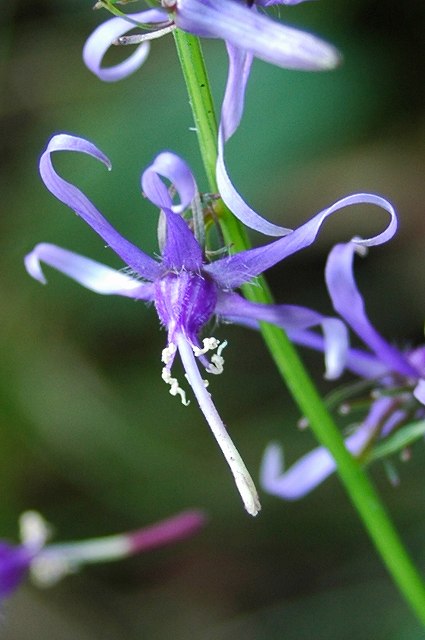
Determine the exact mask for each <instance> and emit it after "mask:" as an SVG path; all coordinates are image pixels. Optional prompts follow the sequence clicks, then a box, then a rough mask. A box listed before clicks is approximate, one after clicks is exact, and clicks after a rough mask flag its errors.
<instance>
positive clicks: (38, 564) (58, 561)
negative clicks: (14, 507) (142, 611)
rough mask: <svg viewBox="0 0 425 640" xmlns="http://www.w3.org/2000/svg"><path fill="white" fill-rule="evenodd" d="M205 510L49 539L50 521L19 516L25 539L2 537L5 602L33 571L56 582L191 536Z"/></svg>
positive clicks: (0, 587) (45, 581) (0, 588)
mask: <svg viewBox="0 0 425 640" xmlns="http://www.w3.org/2000/svg"><path fill="white" fill-rule="evenodd" d="M205 520H206V519H205V515H204V514H203V512H202V511H197V510H192V511H183V512H182V513H179V514H178V515H176V516H173V517H171V518H167V519H166V520H162V521H161V522H158V523H156V524H153V525H150V526H148V527H144V528H143V529H137V530H136V531H130V532H128V533H122V534H118V535H112V536H107V537H103V538H95V539H92V540H82V541H78V542H66V543H60V544H59V543H57V544H50V543H48V540H49V538H50V535H51V530H50V527H49V525H48V524H47V523H46V522H45V520H44V519H43V518H42V517H41V516H40V514H39V513H37V512H35V511H27V512H25V513H24V514H22V516H21V519H20V530H21V540H22V542H21V544H20V545H12V544H10V543H8V542H0V601H1V600H2V599H4V598H5V597H7V596H10V595H11V594H12V593H13V592H14V591H15V590H16V589H17V588H18V586H19V585H20V584H21V582H22V581H23V580H24V578H25V576H26V574H27V573H28V572H29V573H30V576H31V579H32V580H33V582H35V583H36V584H37V585H38V586H42V587H47V586H52V585H54V584H56V583H57V582H58V581H59V580H61V579H62V578H64V577H65V576H66V575H69V574H70V573H75V572H76V571H78V570H80V569H81V568H82V567H84V566H85V565H87V564H93V563H104V562H112V561H116V560H122V559H124V558H127V557H129V556H133V555H136V554H138V553H142V552H145V551H151V550H153V549H157V548H159V547H163V546H166V545H168V544H172V543H174V542H178V541H179V540H184V539H185V538H189V537H191V536H192V535H194V534H195V533H197V532H198V531H199V530H200V529H201V528H202V527H203V526H204V525H205Z"/></svg>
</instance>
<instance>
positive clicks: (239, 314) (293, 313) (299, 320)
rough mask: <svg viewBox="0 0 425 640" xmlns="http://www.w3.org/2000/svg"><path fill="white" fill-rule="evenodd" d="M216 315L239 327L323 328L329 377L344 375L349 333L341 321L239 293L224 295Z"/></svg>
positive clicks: (307, 310)
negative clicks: (252, 323)
mask: <svg viewBox="0 0 425 640" xmlns="http://www.w3.org/2000/svg"><path fill="white" fill-rule="evenodd" d="M216 314H217V315H219V316H221V317H222V318H223V320H229V321H231V322H236V323H238V324H244V321H246V320H247V319H248V320H255V322H256V323H257V325H258V323H259V322H270V323H271V324H275V325H277V326H278V327H282V328H283V329H285V331H287V332H288V333H289V332H291V331H300V330H303V329H308V328H311V327H314V326H317V325H319V326H321V327H322V330H323V334H324V343H323V351H324V354H325V363H326V377H327V378H328V379H334V378H337V377H339V376H340V375H341V373H342V371H343V370H344V366H345V363H346V358H347V351H348V333H347V329H346V327H345V325H344V323H343V322H341V320H338V318H328V317H326V316H323V315H322V314H320V313H317V312H316V311H313V310H312V309H307V308H305V307H298V306H295V305H285V304H282V305H278V304H273V305H266V304H258V303H255V302H250V301H249V300H245V299H244V298H242V297H241V296H239V295H238V294H236V293H224V294H223V293H221V294H220V295H219V298H218V302H217V306H216Z"/></svg>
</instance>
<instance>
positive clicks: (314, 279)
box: [0, 0, 425, 640]
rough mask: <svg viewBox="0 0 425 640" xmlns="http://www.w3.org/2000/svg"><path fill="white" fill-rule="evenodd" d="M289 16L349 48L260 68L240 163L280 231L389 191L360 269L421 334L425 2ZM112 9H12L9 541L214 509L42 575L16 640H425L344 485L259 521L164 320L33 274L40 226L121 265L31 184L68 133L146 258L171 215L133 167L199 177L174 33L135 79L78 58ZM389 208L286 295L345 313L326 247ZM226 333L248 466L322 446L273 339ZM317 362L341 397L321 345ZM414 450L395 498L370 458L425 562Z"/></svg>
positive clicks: (87, 186) (49, 4) (232, 409)
mask: <svg viewBox="0 0 425 640" xmlns="http://www.w3.org/2000/svg"><path fill="white" fill-rule="evenodd" d="M279 13H280V15H281V17H282V19H287V20H288V22H290V23H291V24H299V25H302V26H304V27H305V28H308V29H309V30H311V31H314V32H317V33H320V34H321V35H322V36H323V37H325V38H327V39H328V40H330V41H332V42H334V43H335V44H336V45H337V46H338V47H339V48H340V49H341V50H342V51H343V53H344V64H343V65H342V66H341V67H340V68H339V69H338V70H337V71H335V72H332V73H323V74H302V73H295V72H286V71H283V70H281V69H275V68H272V67H270V66H267V65H266V64H264V63H261V62H258V61H256V62H255V64H254V68H253V74H252V78H251V82H250V85H249V91H248V96H247V105H246V114H245V118H244V121H243V124H242V126H241V128H240V130H239V131H238V133H237V134H236V135H235V137H234V140H232V141H231V142H230V143H229V145H228V153H229V155H228V157H229V168H230V172H231V175H232V177H233V178H234V179H235V182H236V184H237V186H238V188H239V189H240V191H241V192H242V193H243V194H244V195H245V196H246V197H247V198H248V199H249V200H250V202H252V203H253V204H254V205H255V206H256V207H257V208H258V210H259V211H261V212H262V213H263V214H264V215H266V216H268V217H269V218H273V219H275V220H276V221H278V222H280V223H282V224H284V225H286V226H291V225H295V224H298V223H299V222H300V221H302V220H305V219H306V217H308V216H310V215H311V214H313V213H314V212H315V211H317V210H319V209H320V208H322V207H324V206H326V205H327V204H329V203H330V202H332V201H333V200H335V199H337V198H338V197H340V196H342V195H343V194H345V193H348V192H352V191H354V190H372V191H377V192H381V193H383V194H385V195H387V196H388V197H390V198H391V199H392V200H393V201H394V203H395V204H396V205H397V207H398V209H399V212H400V219H401V225H400V226H401V229H400V233H399V235H398V237H397V238H396V239H395V240H394V241H392V243H391V244H390V245H389V246H388V247H383V248H379V249H376V250H374V251H373V252H372V254H371V255H370V256H369V258H368V259H367V260H364V261H362V262H361V263H360V264H359V265H358V278H359V282H360V286H361V288H362V290H363V291H364V293H365V297H366V299H367V302H368V309H369V310H370V315H371V317H372V318H373V319H374V321H376V324H377V325H378V326H379V327H380V328H381V330H382V332H383V333H384V334H385V335H387V336H388V337H393V338H394V339H396V340H399V341H402V343H407V342H412V343H415V342H419V341H421V340H423V335H422V325H423V322H422V321H423V317H424V315H425V305H424V299H425V298H424V296H423V291H424V287H425V279H424V278H423V277H422V273H423V264H424V261H423V244H424V231H425V228H424V227H425V224H424V220H425V216H424V204H423V203H424V200H425V187H424V184H425V182H424V180H423V171H424V167H425V117H424V116H425V111H424V106H425V100H424V89H423V88H424V81H423V74H424V69H425V60H424V48H423V28H424V26H425V7H424V5H423V3H422V2H420V1H419V0H416V2H415V1H413V2H410V3H406V4H402V3H399V2H396V1H395V0H387V1H386V2H381V3H376V2H372V0H357V1H356V2H348V0H338V1H337V0H320V2H314V3H305V4H302V5H299V6H297V7H292V8H290V7H288V8H281V9H280V10H279ZM105 17H106V16H105ZM102 19H104V16H103V14H102V12H93V11H91V7H90V3H89V2H86V1H83V0H66V1H63V0H62V1H61V2H54V1H53V0H40V1H39V2H36V3H28V2H24V0H15V2H6V3H3V4H2V7H1V25H0V52H1V60H0V81H1V94H0V119H1V124H2V131H3V133H2V136H1V140H0V163H1V164H0V167H1V173H0V188H1V195H2V197H1V205H2V209H3V211H2V216H1V218H0V238H1V240H0V242H1V253H0V261H1V273H2V277H1V280H0V287H1V299H2V305H1V308H0V321H1V333H0V346H1V354H2V357H1V370H0V396H1V413H0V420H1V429H0V450H1V452H2V457H1V461H2V463H1V465H0V487H1V492H2V493H1V495H2V500H1V509H0V526H1V533H2V536H4V537H9V538H11V539H16V522H17V517H18V515H19V513H20V512H21V511H23V510H24V509H27V508H36V509H39V510H40V511H41V512H42V513H43V514H44V515H45V516H46V517H47V518H48V519H49V520H50V521H51V522H52V523H54V524H55V526H56V527H57V539H71V538H73V537H75V538H84V537H88V536H95V535H102V534H106V533H112V532H114V531H121V530H124V529H127V528H132V527H136V526H141V525H142V524H144V523H149V522H152V521H155V520H157V519H160V518H161V517H164V516H166V515H169V514H172V513H174V512H177V511H178V510H180V509H183V508H186V507H192V506H199V507H203V508H205V509H206V510H207V511H208V513H209V517H210V523H209V526H208V528H207V529H206V530H205V532H203V533H201V534H200V535H199V536H197V538H196V539H194V540H191V541H189V542H188V541H186V542H184V543H180V544H179V545H178V546H176V547H172V548H171V547H170V548H168V549H164V550H161V551H157V552H153V553H151V554H149V555H146V556H142V557H140V558H137V559H133V560H131V561H130V560H129V561H126V562H123V563H120V564H116V565H110V566H107V567H99V568H91V569H90V570H87V571H86V572H85V573H84V574H82V575H78V576H74V577H71V578H69V579H68V580H67V581H65V582H64V583H63V584H61V585H59V586H58V587H57V588H55V590H53V591H49V592H40V591H36V590H35V589H33V588H32V587H30V586H28V587H25V588H24V589H22V590H21V591H20V592H19V593H17V594H16V595H15V596H14V597H13V598H12V599H11V600H10V601H8V602H7V603H6V605H5V607H4V612H3V614H2V621H1V623H0V624H1V625H2V627H3V628H2V638H4V639H5V640H14V639H19V640H26V639H27V638H28V639H29V638H31V640H36V639H38V638H40V639H41V638H45V637H49V636H51V637H54V638H56V639H57V640H62V639H63V640H65V639H68V638H75V637H78V638H79V639H81V640H84V639H85V638H90V639H91V640H94V639H97V638H99V640H100V639H102V640H109V639H111V640H112V639H114V640H116V639H118V638H122V637H125V638H127V639H128V640H132V639H133V638H134V639H136V638H138V639H140V638H155V639H157V638H158V639H165V638H167V639H168V638H170V637H173V638H175V639H176V640H179V639H182V640H183V639H185V638H188V637H196V638H199V639H205V640H209V639H213V638H214V640H221V639H223V640H225V639H227V638H231V637H232V638H239V637H243V638H245V639H246V640H263V639H264V640H265V639H267V640H273V639H274V638H281V637H285V638H286V639H287V640H291V639H292V638H294V640H295V639H297V638H301V637H306V638H310V637H311V638H313V637H314V638H315V640H325V639H326V640H332V639H335V640H336V639H338V640H342V639H347V640H356V639H359V640H360V639H362V640H363V639H364V638H368V637H374V638H376V639H377V640H380V639H382V640H392V639H394V640H396V639H397V640H407V639H409V640H415V639H416V638H420V637H423V635H422V636H421V635H420V634H421V632H420V630H419V629H418V627H417V626H416V624H415V622H414V621H412V619H411V616H410V613H409V612H408V611H407V608H406V607H405V605H404V603H403V602H401V601H400V599H399V597H398V595H397V593H396V592H395V589H394V588H393V587H392V585H391V584H389V581H388V579H387V577H386V574H385V572H384V569H383V568H382V567H381V565H380V563H379V561H378V560H377V558H376V557H375V556H374V552H373V549H371V546H370V543H369V541H368V539H367V538H366V536H365V534H364V533H363V531H362V529H361V525H360V524H359V522H358V521H357V518H356V515H355V513H354V512H353V510H352V508H351V506H350V505H349V504H348V503H347V500H346V498H345V496H344V494H343V491H342V489H341V488H340V486H339V484H338V481H337V479H336V478H332V479H330V480H328V481H327V482H326V483H325V484H324V485H323V486H321V487H320V488H318V489H317V490H316V491H315V492H314V493H313V494H312V495H310V496H308V497H307V498H306V499H305V500H303V501H301V502H297V503H291V504H288V503H283V502H280V501H279V500H276V499H274V498H270V497H267V496H264V497H263V512H262V514H261V515H260V517H259V518H257V519H256V520H252V519H249V518H248V517H247V516H246V515H245V513H244V512H243V510H242V507H241V505H240V503H239V497H238V495H237V494H236V491H235V490H234V488H233V486H232V481H231V478H230V475H229V473H228V471H227V469H226V465H225V463H224V462H223V460H222V459H221V456H220V454H219V452H218V450H217V447H216V445H215V443H214V441H213V439H212V437H211V435H210V434H209V432H208V428H207V425H206V424H205V422H204V420H203V418H202V416H201V414H200V413H199V411H198V410H197V408H196V406H195V403H194V402H192V404H191V406H190V407H189V408H184V407H182V406H180V405H179V403H178V401H177V400H176V399H174V398H172V397H171V396H169V394H168V393H167V388H166V387H165V385H164V384H163V383H162V381H161V377H160V370H161V363H160V354H161V349H162V348H163V345H164V341H165V335H164V333H163V332H161V331H160V330H159V327H158V323H157V320H156V317H155V312H154V310H153V309H149V308H145V307H144V306H143V305H142V304H139V303H134V302H132V301H128V300H124V299H122V300H121V299H113V298H107V297H105V298H104V297H101V296H97V297H96V296H95V295H94V294H92V293H90V292H88V291H85V290H84V289H82V288H79V287H78V285H76V284H74V283H72V282H70V281H68V280H67V279H66V278H64V277H62V276H60V275H58V274H55V273H53V272H51V271H49V272H48V279H49V285H48V286H46V287H41V286H40V285H39V284H38V283H36V282H33V281H31V280H30V278H29V277H28V276H27V275H26V273H25V272H24V269H23V266H22V259H23V256H24V255H25V253H26V252H27V251H29V250H30V249H31V248H32V246H33V245H34V244H35V243H36V242H39V241H48V242H54V243H57V244H59V245H62V246H65V247H67V248H69V249H72V250H75V251H78V252H81V253H82V254H85V255H89V256H90V257H92V258H95V259H99V260H101V261H104V262H106V263H108V264H111V265H112V266H120V265H119V263H118V261H117V260H116V258H115V257H114V256H113V255H112V254H111V253H110V252H108V251H105V249H104V247H103V246H102V242H100V241H99V239H98V238H97V237H96V236H95V234H93V233H92V232H91V230H90V229H88V228H86V227H85V225H84V224H83V223H82V222H81V221H80V220H78V219H77V218H76V217H75V216H73V215H72V214H71V213H70V212H69V211H68V210H67V209H66V208H65V207H64V206H63V205H61V204H60V203H59V202H57V201H56V200H55V199H54V198H53V197H52V196H50V194H49V193H48V192H47V191H46V189H45V188H44V187H43V185H42V184H41V181H40V180H39V178H38V175H37V158H38V157H39V155H40V152H41V150H42V149H43V147H44V146H45V144H46V141H47V139H48V138H49V137H50V136H51V135H52V134H53V133H55V132H58V131H69V132H72V133H75V134H78V135H82V136H85V137H87V138H89V139H91V140H93V141H94V142H95V143H96V144H97V145H98V146H99V147H100V148H101V149H102V150H104V151H105V152H106V153H107V154H108V156H109V157H110V158H111V159H112V162H113V171H112V172H111V173H110V174H108V172H106V171H105V170H104V168H103V167H99V166H97V164H96V163H94V162H93V161H90V159H86V158H80V157H76V156H70V157H64V158H58V166H59V167H60V170H61V171H63V173H64V174H65V175H66V177H67V179H69V180H71V181H75V183H76V184H78V185H79V186H80V187H81V188H82V189H83V190H84V191H85V192H86V193H87V194H88V195H89V196H90V197H91V198H92V199H93V200H94V202H96V204H97V206H98V207H99V209H100V210H101V211H103V212H104V214H105V215H106V217H108V219H110V220H111V221H112V222H113V223H114V224H115V225H116V226H117V227H118V228H119V229H120V230H121V231H122V232H123V233H125V234H127V235H128V237H130V238H131V239H132V240H133V241H134V242H136V243H139V242H140V246H142V247H143V249H144V250H146V251H147V252H151V253H152V252H154V251H155V250H156V223H157V212H156V211H155V210H154V209H153V208H152V207H150V206H149V205H148V203H147V202H146V201H144V200H143V199H142V198H141V194H140V187H139V176H140V172H141V170H142V169H143V168H144V167H145V166H146V165H147V164H148V163H149V162H150V161H151V159H152V158H153V157H154V155H155V154H156V153H158V152H159V151H160V150H162V149H164V148H170V149H173V150H175V151H176V152H178V153H179V154H181V155H182V156H183V157H185V158H186V159H187V160H188V161H189V162H190V163H191V166H192V167H193V170H194V173H195V175H196V176H197V178H198V180H199V184H200V186H201V188H203V187H205V181H204V177H203V173H202V167H201V164H200V162H199V156H198V152H197V147H196V139H195V136H194V133H193V132H192V131H190V127H191V125H192V122H191V115H190V110H189V106H188V104H187V98H186V96H185V91H184V87H183V83H182V80H181V78H180V74H179V68H178V64H177V60H176V55H175V52H174V48H173V42H172V39H171V38H164V39H162V40H158V41H155V42H154V43H153V44H152V51H151V55H150V57H149V59H148V61H147V62H146V64H145V66H144V67H143V69H142V70H140V71H139V73H137V74H135V75H134V76H133V77H131V78H129V79H127V80H125V81H123V82H121V83H118V84H112V85H108V84H102V83H101V82H100V81H98V80H97V79H96V78H95V77H93V76H92V75H91V74H90V72H89V71H87V70H86V69H85V67H84V66H83V63H82V61H81V49H82V46H83V43H84V41H85V39H86V37H87V36H88V35H89V34H90V32H91V30H92V29H93V28H94V26H95V25H97V24H98V23H99V22H100V21H101V20H102ZM205 51H206V56H207V62H208V65H209V69H210V75H211V80H212V82H213V87H214V91H215V97H216V100H217V105H219V104H220V99H221V95H222V91H223V87H224V81H225V74H226V56H225V51H224V46H223V43H221V42H206V43H205ZM114 55H115V56H119V55H122V53H121V52H115V53H114ZM111 56H112V54H111ZM110 60H112V57H111V58H110ZM372 218H373V220H372ZM365 219H366V220H365ZM374 220H375V218H374V217H373V216H360V215H359V213H358V212H356V213H346V214H344V215H341V216H340V217H339V219H338V220H335V221H332V222H330V223H329V224H327V227H326V229H325V230H324V232H323V234H322V237H321V239H320V241H319V242H318V243H317V245H315V246H314V247H312V248H311V249H309V250H308V251H306V252H305V253H304V254H303V255H301V256H294V257H293V258H291V259H290V260H288V261H286V263H285V264H282V265H280V266H279V267H277V268H275V269H274V270H273V271H272V272H271V274H270V282H271V285H272V288H273V290H274V292H275V294H276V299H277V300H279V301H282V302H287V303H301V304H304V305H306V306H312V307H314V308H317V309H321V310H328V311H329V310H330V309H329V302H328V300H327V297H326V293H325V290H324V286H323V278H322V271H323V266H324V261H325V256H326V252H327V250H328V249H329V247H330V246H331V244H332V242H333V241H334V240H335V239H336V238H337V237H338V238H348V237H351V236H352V235H353V234H354V233H368V232H369V231H373V229H376V226H372V225H376V224H379V223H380V222H381V219H380V218H379V219H378V221H377V222H375V221H374ZM255 241H258V242H261V241H262V240H261V238H256V239H255ZM219 333H220V337H222V338H224V337H226V338H228V340H229V343H230V344H229V348H228V349H227V353H226V365H227V368H226V370H225V373H224V375H223V376H221V377H220V378H218V379H215V380H213V381H212V392H213V394H214V398H215V400H216V403H217V406H218V408H219V411H220V413H221V414H222V416H223V417H224V419H225V421H226V422H227V424H229V426H230V431H231V433H232V435H233V436H234V438H235V440H236V442H237V443H238V445H239V446H240V450H241V453H242V455H243V456H244V458H245V459H246V462H247V465H248V467H249V468H251V469H252V470H253V471H254V472H255V469H256V468H258V465H259V462H260V459H261V454H262V451H263V448H264V445H265V444H266V443H267V442H268V441H269V440H270V439H271V438H273V439H279V440H281V441H282V442H283V443H284V445H285V451H286V452H287V457H288V459H289V461H292V460H295V459H296V458H297V456H298V455H300V454H302V453H303V452H305V451H307V450H308V449H309V448H311V447H312V446H314V441H313V438H312V436H311V434H309V433H308V431H306V432H299V431H298V430H297V429H296V422H297V419H298V417H299V415H298V412H297V410H296V408H295V407H294V406H293V404H292V402H291V401H290V400H289V397H288V394H287V392H286V391H285V390H284V389H283V388H282V385H281V383H280V381H279V379H278V377H277V375H276V372H275V371H274V369H273V366H272V363H271V361H270V359H269V358H267V357H266V355H265V351H264V348H263V346H262V343H261V340H260V338H259V337H258V336H257V335H255V334H253V333H247V331H246V330H242V329H238V328H235V327H222V328H220V329H219ZM247 345H249V346H248V347H247ZM304 357H305V359H306V362H307V363H308V364H309V365H310V366H311V368H312V370H313V371H314V372H315V376H316V379H317V381H318V384H319V385H320V387H321V388H322V389H323V391H324V392H328V391H329V390H330V389H331V388H332V385H330V384H329V383H325V382H323V381H322V379H321V376H322V371H323V366H322V362H321V359H320V358H319V356H317V355H314V354H313V355H312V354H308V353H305V354H304ZM413 452H414V456H413V459H412V460H411V461H410V462H409V463H408V464H402V463H401V462H399V461H398V460H395V464H396V466H397V467H398V472H399V476H400V478H401V484H400V486H399V487H398V488H397V489H396V490H395V489H394V488H392V487H390V486H389V484H388V482H387V480H386V476H385V473H384V471H383V468H382V466H380V465H376V467H375V468H374V470H373V473H374V476H375V478H376V481H377V482H378V484H379V488H380V490H381V493H382V494H383V496H384V500H386V502H387V503H388V504H389V508H390V511H391V512H392V514H393V515H394V518H395V520H396V522H397V524H398V526H399V528H400V529H401V531H402V533H403V535H404V538H405V540H406V541H407V543H408V545H409V547H410V548H411V549H412V551H413V553H414V556H415V558H416V559H417V561H418V562H419V563H420V565H421V566H422V568H423V567H424V561H425V547H424V543H423V537H424V536H423V532H424V528H425V509H424V501H423V490H422V486H423V463H424V450H423V444H422V442H419V443H417V444H416V445H415V447H414V450H413ZM254 475H255V473H254Z"/></svg>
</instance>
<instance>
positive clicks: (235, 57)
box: [216, 43, 291, 236]
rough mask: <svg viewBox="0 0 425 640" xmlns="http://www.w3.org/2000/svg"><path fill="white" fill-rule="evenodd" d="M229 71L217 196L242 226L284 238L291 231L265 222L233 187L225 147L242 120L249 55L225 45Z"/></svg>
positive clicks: (250, 58)
mask: <svg viewBox="0 0 425 640" xmlns="http://www.w3.org/2000/svg"><path fill="white" fill-rule="evenodd" d="M227 53H228V56H229V72H228V76H227V84H226V91H225V94H224V99H223V106H222V108H221V120H220V127H219V131H218V153H217V164H216V179H217V186H218V190H219V193H220V196H221V198H222V200H223V202H224V203H225V204H226V205H227V207H228V208H229V209H230V211H232V213H233V214H234V215H235V216H236V217H237V218H238V219H239V220H240V221H241V222H243V224H244V225H246V226H247V227H249V228H250V229H255V230H256V231H259V232H260V233H264V234H265V235H268V236H284V235H286V234H287V233H289V232H290V231H291V229H286V228H284V227H280V226H279V225H276V224H273V223H271V222H268V221H267V220H266V219H265V218H263V217H262V216H260V215H259V214H258V213H257V212H256V211H254V209H251V207H250V206H249V205H248V204H247V203H246V202H245V201H244V200H243V198H242V197H241V195H240V194H239V193H238V192H237V191H236V189H235V188H234V186H233V184H232V182H231V180H230V178H229V175H228V173H227V168H226V165H225V162H224V144H225V142H226V141H227V140H228V139H229V138H230V137H231V136H232V135H233V134H234V132H235V131H236V129H237V128H238V126H239V123H240V121H241V118H242V113H243V107H244V101H245V89H246V84H247V82H248V78H249V73H250V69H251V63H252V55H251V54H250V53H247V52H246V51H244V50H243V49H240V48H238V47H235V46H233V45H231V44H229V43H227Z"/></svg>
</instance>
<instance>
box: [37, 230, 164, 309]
mask: <svg viewBox="0 0 425 640" xmlns="http://www.w3.org/2000/svg"><path fill="white" fill-rule="evenodd" d="M41 262H44V263H45V264H47V265H49V266H50V267H53V268H54V269H57V271H60V272H61V273H64V274H65V275H67V276H69V277H70V278H72V279H73V280H76V281H77V282H79V283H80V284H81V285H83V287H86V288H87V289H90V290H91V291H94V292H95V293H100V294H104V295H105V294H108V295H112V294H113V295H119V296H125V297H128V298H137V299H139V300H152V297H153V288H152V285H151V284H150V283H149V284H148V283H145V282H140V281H139V280H136V279H135V278H132V277H131V276H129V275H127V274H125V273H123V272H122V271H116V270H115V269H111V267H107V266H105V265H103V264H100V263H99V262H96V261H95V260H90V259H89V258H85V257H84V256H80V255H78V254H77V253H74V252H73V251H68V250H67V249H62V248H61V247H57V246H55V245H54V244H48V243H41V244H38V245H36V246H35V247H34V249H33V250H32V251H31V252H30V253H29V254H28V255H27V256H26V257H25V267H26V270H27V271H28V273H29V274H30V276H32V277H33V278H35V279H36V280H38V281H39V282H41V283H43V284H46V282H47V281H46V278H45V276H44V273H43V271H42V269H41V265H40V263H41Z"/></svg>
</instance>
